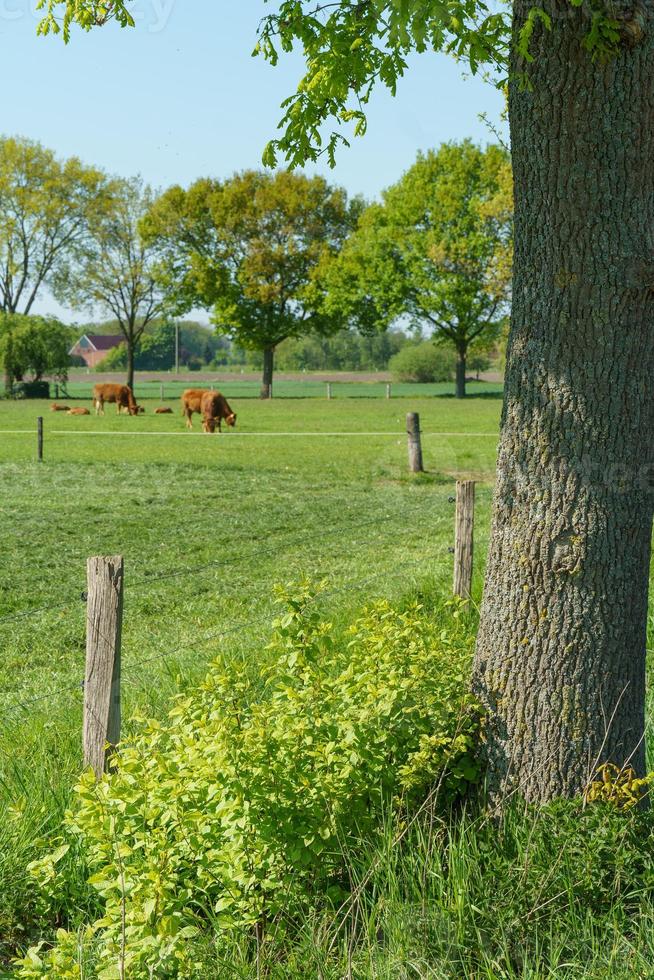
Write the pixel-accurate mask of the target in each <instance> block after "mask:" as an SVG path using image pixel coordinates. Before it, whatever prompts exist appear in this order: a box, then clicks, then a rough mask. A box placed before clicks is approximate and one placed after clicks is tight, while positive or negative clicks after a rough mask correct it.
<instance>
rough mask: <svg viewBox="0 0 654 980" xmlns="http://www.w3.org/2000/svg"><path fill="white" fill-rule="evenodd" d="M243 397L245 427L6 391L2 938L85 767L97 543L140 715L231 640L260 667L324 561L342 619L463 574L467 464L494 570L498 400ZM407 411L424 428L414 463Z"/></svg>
mask: <svg viewBox="0 0 654 980" xmlns="http://www.w3.org/2000/svg"><path fill="white" fill-rule="evenodd" d="M231 403H232V407H233V408H234V409H235V411H236V412H237V414H238V423H237V427H236V429H235V430H230V431H228V432H223V433H222V435H218V434H216V435H213V436H209V435H204V434H202V433H201V432H200V425H199V421H196V422H195V423H194V433H193V434H190V433H187V432H186V431H185V428H184V422H183V419H182V417H181V415H180V414H179V413H178V409H177V403H176V402H171V403H170V404H171V406H173V407H174V409H175V414H174V415H168V416H166V415H163V416H155V415H154V414H152V411H147V412H146V414H145V415H143V416H139V417H137V418H130V417H128V416H120V417H117V416H116V414H115V411H114V409H113V406H110V407H109V408H108V410H107V414H106V416H105V417H104V418H96V417H95V416H88V417H87V416H84V417H72V416H67V415H65V414H63V413H61V414H60V413H51V412H50V411H49V404H48V403H44V402H33V401H28V402H13V403H8V402H0V486H1V491H0V501H1V503H0V508H1V510H0V512H1V521H0V523H1V526H2V541H3V547H2V552H1V555H0V651H1V656H0V705H1V710H2V722H1V723H0V956H1V955H2V953H3V952H4V953H6V952H7V951H8V949H10V948H11V946H12V944H13V943H14V942H15V941H16V940H17V939H18V938H19V936H20V929H21V928H22V927H23V926H24V924H25V923H22V922H21V921H20V917H21V915H24V908H23V903H25V902H26V903H28V904H29V901H28V893H29V889H30V885H29V882H27V881H26V879H25V865H26V863H27V862H28V861H29V860H32V859H33V858H34V856H35V854H36V853H39V848H40V847H43V846H44V844H43V842H44V841H45V839H46V838H47V836H48V835H49V834H50V833H51V832H53V831H54V830H55V829H56V827H57V823H58V821H59V820H60V819H61V813H62V811H63V809H64V808H65V806H66V805H67V803H68V800H69V794H70V788H71V786H72V785H73V783H74V780H75V777H76V775H77V773H78V772H79V769H80V731H81V701H82V691H81V686H80V684H81V681H82V678H83V673H84V648H85V606H84V602H83V601H82V599H81V593H82V591H83V590H84V587H85V562H86V558H87V557H88V556H90V555H94V554H122V555H124V557H125V562H126V594H125V614H124V634H123V675H124V680H123V698H124V718H125V719H127V721H126V725H125V728H124V730H125V731H129V718H130V716H132V715H133V714H134V712H136V711H141V712H145V713H147V714H148V715H153V716H157V715H162V714H164V713H165V711H166V709H167V704H168V699H169V696H170V695H171V694H172V693H174V692H175V691H178V690H180V689H183V688H184V687H187V686H189V685H192V684H193V683H194V682H196V681H197V680H198V679H199V678H200V677H201V676H202V675H203V673H204V670H205V666H206V664H207V663H208V662H209V661H210V660H211V659H212V658H213V657H215V656H216V654H217V653H218V652H219V651H221V652H225V651H226V652H227V653H228V654H229V656H232V657H235V658H240V659H241V660H242V662H243V666H244V670H249V671H255V672H256V671H257V670H259V669H260V667H261V664H262V662H263V661H264V660H265V656H266V654H265V650H264V647H265V643H266V642H267V637H268V636H269V634H270V621H271V619H272V618H273V616H274V615H275V607H274V602H273V597H272V590H273V585H274V583H276V582H292V581H294V580H298V579H299V578H301V577H303V576H308V577H310V578H312V579H327V580H328V585H327V587H326V592H325V595H324V596H323V598H322V600H321V604H322V608H324V613H325V615H326V616H328V617H329V618H330V619H332V620H333V621H335V622H337V623H338V622H347V621H348V620H349V619H350V618H351V617H352V615H353V614H354V613H355V611H356V610H358V609H359V608H360V607H361V606H362V605H363V604H364V603H365V602H366V601H367V600H368V599H369V598H371V597H373V596H375V595H383V596H389V597H393V596H402V595H405V594H406V593H408V592H411V591H412V590H419V589H423V588H425V587H427V586H429V587H431V588H435V587H438V588H440V589H442V590H448V589H449V588H450V583H451V574H452V558H451V555H450V554H449V551H448V548H449V547H450V546H451V544H452V537H453V516H454V515H453V507H452V505H451V503H449V500H448V498H449V497H450V495H451V493H452V489H453V481H454V479H455V477H456V475H459V474H465V475H466V476H471V475H474V476H476V477H478V478H479V480H480V481H481V486H480V487H479V491H478V507H477V531H478V534H477V540H478V549H477V583H476V584H477V589H478V590H479V588H480V581H481V571H482V567H483V557H484V549H485V545H484V542H485V539H486V534H487V525H488V513H489V500H490V481H491V480H492V470H493V463H494V454H495V447H496V433H497V427H498V419H499V411H500V402H499V400H497V399H489V398H484V399H470V400H469V401H467V402H466V403H465V404H460V403H458V402H455V401H454V399H450V398H429V399H422V400H415V401H414V400H410V401H409V400H400V399H397V400H390V401H387V400H385V399H375V400H373V399H366V400H364V399H348V400H345V399H338V400H337V399H334V400H333V401H331V402H328V401H327V400H326V399H325V400H324V401H323V400H320V401H319V400H313V399H312V400H303V401H301V402H298V401H291V400H278V401H272V402H269V403H261V402H259V401H256V400H251V399H248V400H243V401H242V402H239V400H238V399H237V398H236V399H231ZM77 404H80V405H81V404H84V402H79V403H77ZM148 408H150V406H148ZM408 411H418V412H419V413H420V418H421V426H422V429H423V433H424V436H423V453H424V458H425V466H426V468H427V472H426V473H425V474H424V475H422V476H418V477H411V476H410V475H409V474H408V472H407V445H406V434H405V419H406V413H407V412H408ZM38 415H42V416H43V418H44V429H45V439H44V444H45V460H44V462H43V463H41V464H39V463H37V462H36V461H35V455H36V435H35V428H36V418H37V416H38ZM196 418H197V417H196ZM16 813H18V814H19V816H20V821H19V822H18V823H17V822H16V819H15V815H16ZM12 814H14V816H12ZM21 896H22V897H21Z"/></svg>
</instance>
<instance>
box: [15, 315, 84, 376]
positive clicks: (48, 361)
mask: <svg viewBox="0 0 654 980" xmlns="http://www.w3.org/2000/svg"><path fill="white" fill-rule="evenodd" d="M72 343H73V332H72V330H71V329H70V328H69V327H66V326H65V325H64V324H63V323H60V321H59V320H57V319H56V318H55V317H44V316H25V315H22V314H18V313H14V314H8V313H0V364H2V366H3V369H4V372H5V375H6V376H7V377H8V378H10V379H11V380H16V381H23V380H24V378H25V377H26V376H28V375H29V376H30V378H31V380H32V381H40V380H41V378H42V377H43V376H44V375H46V374H50V375H52V376H53V377H55V378H57V379H58V380H60V381H65V380H66V378H67V376H68V362H69V357H68V351H69V349H70V347H71V345H72Z"/></svg>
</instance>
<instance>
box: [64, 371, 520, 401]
mask: <svg viewBox="0 0 654 980" xmlns="http://www.w3.org/2000/svg"><path fill="white" fill-rule="evenodd" d="M95 383H96V382H95V380H94V379H93V378H92V377H89V379H88V380H85V381H81V380H78V379H75V380H72V381H69V382H67V384H66V385H65V386H64V385H61V386H59V385H55V384H54V383H52V384H51V385H50V394H51V397H52V398H55V399H56V400H60V399H61V400H63V399H66V398H71V399H78V400H79V399H82V400H87V401H90V399H91V395H92V391H93V385H94V384H95ZM212 387H213V388H218V389H220V391H222V393H223V394H224V395H225V396H226V397H227V398H228V399H229V398H234V399H241V398H259V397H260V393H261V382H260V381H254V380H238V379H234V378H233V377H228V378H220V376H217V377H216V378H215V380H211V381H207V380H204V379H203V380H200V381H196V380H195V379H194V378H193V376H192V375H189V376H188V378H185V379H184V380H182V381H180V380H177V379H172V378H166V377H165V376H162V377H161V378H156V379H149V380H147V381H146V380H139V379H138V376H137V380H136V382H135V385H134V394H135V396H136V399H137V400H139V399H142V400H145V401H151V400H159V401H163V402H166V401H171V400H178V399H179V398H180V396H181V394H182V392H183V391H185V390H186V389H187V388H207V389H209V388H212ZM467 387H468V391H469V393H470V394H475V395H487V396H488V397H492V398H497V397H499V395H501V393H502V391H503V385H502V384H501V383H500V382H489V381H477V380H472V381H469V382H468V386H467ZM439 396H440V397H454V384H453V382H450V381H441V382H434V383H418V382H408V381H407V382H400V381H392V382H391V381H388V380H379V381H376V380H369V381H368V380H367V381H350V380H348V381H326V380H318V379H314V378H307V379H306V380H301V381H298V380H292V381H291V380H280V381H274V383H273V398H284V399H286V398H325V399H326V398H331V399H342V398H430V397H439Z"/></svg>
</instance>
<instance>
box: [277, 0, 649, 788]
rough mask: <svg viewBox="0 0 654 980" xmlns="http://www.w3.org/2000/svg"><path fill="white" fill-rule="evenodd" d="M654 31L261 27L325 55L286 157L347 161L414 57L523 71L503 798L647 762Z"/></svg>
mask: <svg viewBox="0 0 654 980" xmlns="http://www.w3.org/2000/svg"><path fill="white" fill-rule="evenodd" d="M653 23H654V2H653V0H644V2H641V3H622V4H614V3H608V2H606V3H605V2H603V0H599V2H597V3H593V4H583V3H574V2H573V3H570V4H568V3H563V4H560V3H555V2H554V0H546V2H545V3H543V4H541V5H539V6H534V5H533V4H532V2H531V0H515V2H514V3H513V4H512V5H511V7H508V6H499V7H495V6H494V7H492V8H491V7H489V6H488V5H487V4H486V3H485V2H484V0H473V2H471V3H463V2H462V0H453V2H452V3H448V4H442V3H436V2H435V0H407V2H403V3H395V2H391V0H374V2H370V3H360V2H356V0H336V2H335V3H332V4H325V5H324V6H323V5H320V4H319V5H318V6H317V7H316V5H315V4H314V3H313V2H312V0H284V2H279V3H278V4H277V6H276V9H275V11H274V12H273V14H272V16H271V17H270V18H268V19H267V20H266V21H265V22H264V24H263V27H262V29H261V38H260V42H259V50H261V51H263V53H264V55H265V56H267V57H268V58H270V59H271V60H272V61H275V60H276V59H277V57H278V51H279V50H282V51H289V50H291V49H292V48H293V46H294V45H298V46H299V47H300V48H301V50H302V52H303V56H304V59H305V62H306V72H305V75H304V78H303V79H302V81H301V83H300V85H299V86H298V90H297V92H296V93H295V94H294V95H292V96H291V97H290V98H289V99H288V100H287V101H286V102H285V117H284V120H283V122H282V132H281V135H280V137H279V139H278V140H277V141H276V142H274V143H273V144H272V145H271V146H270V147H269V149H268V152H267V154H266V159H267V160H268V161H270V162H271V163H272V162H274V160H275V157H276V155H279V154H283V155H284V156H285V157H286V158H287V160H289V161H290V162H291V163H295V164H303V163H304V162H305V161H306V160H307V159H310V158H315V157H316V156H317V155H318V154H319V153H320V152H322V150H323V148H324V147H325V145H326V147H327V150H328V152H331V153H332V154H333V153H334V151H335V147H336V145H337V143H338V140H339V138H341V137H342V134H341V133H340V131H339V130H338V129H337V130H335V131H334V132H333V133H332V134H331V135H327V136H325V124H326V123H327V122H328V121H330V120H334V119H336V120H337V123H338V124H340V125H341V126H342V125H345V126H348V125H353V126H354V127H355V131H357V132H363V131H364V129H365V124H366V120H365V112H366V103H367V101H368V99H369V97H370V94H371V91H372V89H373V88H374V86H375V85H376V84H382V85H386V86H387V87H388V88H390V89H391V90H392V91H394V90H395V87H396V85H397V84H398V82H399V79H400V77H401V75H402V74H403V72H404V71H405V69H406V65H407V61H406V58H407V55H408V54H409V53H410V52H412V51H419V52H424V51H434V50H438V51H451V52H453V53H454V54H455V55H456V56H457V57H458V58H460V59H464V60H466V61H467V62H468V64H469V65H470V67H471V69H472V71H473V72H474V71H475V70H477V68H478V67H479V65H480V64H482V65H484V66H485V67H486V68H489V69H491V70H492V69H494V68H495V67H497V69H498V73H499V75H500V76H504V77H507V76H508V79H509V82H508V95H509V98H508V111H509V123H510V128H511V150H512V164H513V174H514V192H515V241H514V245H515V257H514V265H513V304H512V325H511V335H510V339H509V350H508V358H507V360H508V363H507V371H506V380H505V394H504V410H503V416H502V419H503V421H502V430H501V438H500V446H499V453H498V477H497V482H496V488H495V503H494V508H493V513H494V523H493V530H492V534H491V542H490V549H489V556H488V562H487V566H486V583H485V591H484V599H483V603H482V608H481V620H480V628H479V635H478V641H477V657H476V662H475V667H474V680H473V686H474V689H475V691H476V692H477V694H478V696H479V698H480V699H481V701H482V702H483V705H484V710H485V713H486V717H487V722H486V727H485V742H484V751H485V755H486V761H487V764H488V783H489V790H490V793H491V796H492V798H494V799H495V800H497V801H498V802H501V801H502V800H504V799H506V798H507V795H511V794H514V793H516V792H518V793H520V794H522V795H523V796H525V797H526V798H527V799H529V800H533V801H540V800H547V799H549V798H551V797H554V796H557V795H562V794H568V795H574V794H576V793H580V792H583V790H584V788H585V787H586V786H587V785H588V780H589V777H591V776H592V770H593V769H594V768H595V767H596V766H599V765H600V764H602V763H605V762H606V763H614V764H616V765H617V766H618V767H619V768H620V767H623V766H627V765H629V766H633V767H634V769H635V770H636V772H638V773H642V772H643V770H644V767H645V750H644V746H645V740H644V731H645V728H644V705H645V655H646V646H647V644H646V634H647V594H648V583H649V569H650V554H651V538H652V516H653V513H654V494H653V493H652V486H653V483H654V481H653V480H652V478H651V474H652V469H651V465H650V463H651V460H652V437H651V433H652V431H654V400H653V399H652V398H651V395H650V389H651V379H652V376H653V374H654V345H653V344H652V342H651V323H652V320H653V319H654V293H653V292H652V289H651V283H652V259H651V256H652V245H651V242H652V228H653V227H654V195H652V192H651V188H652V187H653V186H654V154H652V150H651V148H652V141H653V138H654V31H653V30H652V24H653ZM325 139H326V141H327V142H326V144H325Z"/></svg>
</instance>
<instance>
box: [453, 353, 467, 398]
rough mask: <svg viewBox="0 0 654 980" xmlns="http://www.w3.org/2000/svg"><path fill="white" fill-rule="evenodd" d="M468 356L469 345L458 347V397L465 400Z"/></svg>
mask: <svg viewBox="0 0 654 980" xmlns="http://www.w3.org/2000/svg"><path fill="white" fill-rule="evenodd" d="M467 356H468V345H467V344H457V345H456V397H457V398H465V396H466V358H467Z"/></svg>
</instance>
